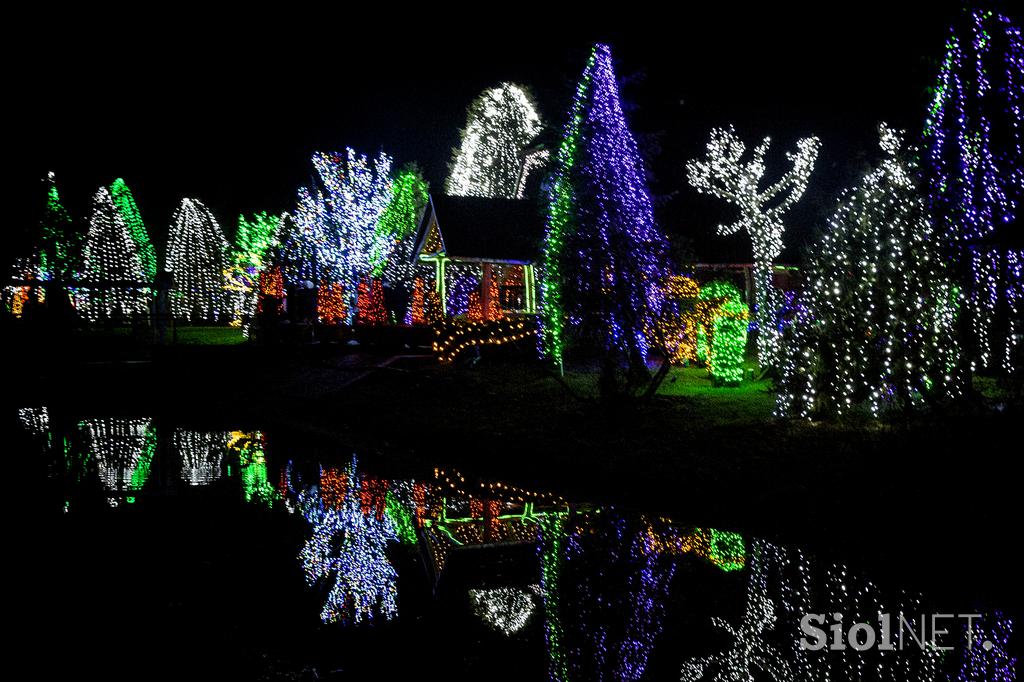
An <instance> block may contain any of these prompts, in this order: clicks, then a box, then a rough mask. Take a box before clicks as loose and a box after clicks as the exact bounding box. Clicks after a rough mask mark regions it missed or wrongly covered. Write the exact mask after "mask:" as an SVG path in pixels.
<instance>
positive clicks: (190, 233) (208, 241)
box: [166, 198, 229, 320]
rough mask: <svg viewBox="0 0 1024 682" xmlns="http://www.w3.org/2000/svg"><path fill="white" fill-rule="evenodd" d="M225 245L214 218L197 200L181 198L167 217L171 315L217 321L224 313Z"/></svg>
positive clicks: (226, 308)
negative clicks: (172, 214) (169, 223)
mask: <svg viewBox="0 0 1024 682" xmlns="http://www.w3.org/2000/svg"><path fill="white" fill-rule="evenodd" d="M227 267H228V242H227V240H226V239H225V238H224V232H223V231H222V230H221V228H220V225H219V224H218V223H217V219H216V218H214V217H213V214H212V213H210V210H209V209H208V208H206V206H204V205H203V202H201V201H199V200H197V199H188V198H186V199H182V200H181V204H180V205H179V206H178V208H177V209H176V210H175V211H174V216H173V217H172V218H171V231H170V235H169V237H168V244H167V265H166V268H167V270H169V271H170V272H171V273H172V274H173V275H174V287H173V289H172V291H171V314H172V315H174V316H175V317H176V318H179V319H184V320H217V318H218V317H219V316H220V314H221V313H223V312H227V310H228V307H229V299H228V296H227V291H226V289H225V285H226V280H225V270H226V269H227Z"/></svg>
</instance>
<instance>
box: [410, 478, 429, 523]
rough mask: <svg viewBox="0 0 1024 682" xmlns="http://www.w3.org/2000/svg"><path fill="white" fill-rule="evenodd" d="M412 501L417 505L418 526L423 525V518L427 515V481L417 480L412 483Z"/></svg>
mask: <svg viewBox="0 0 1024 682" xmlns="http://www.w3.org/2000/svg"><path fill="white" fill-rule="evenodd" d="M412 501H413V503H414V504H415V505H416V526H417V527H418V528H422V527H423V520H424V519H425V518H426V516H427V486H426V484H425V483H420V482H419V481H416V482H414V483H413V484H412Z"/></svg>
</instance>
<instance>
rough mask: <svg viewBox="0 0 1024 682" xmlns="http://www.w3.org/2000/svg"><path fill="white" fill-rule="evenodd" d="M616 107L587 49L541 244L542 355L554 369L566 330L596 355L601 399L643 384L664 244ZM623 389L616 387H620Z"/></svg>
mask: <svg viewBox="0 0 1024 682" xmlns="http://www.w3.org/2000/svg"><path fill="white" fill-rule="evenodd" d="M644 178H645V171H644V164H643V161H642V160H641V158H640V155H639V153H638V152H637V146H636V141H635V140H634V139H633V135H632V133H630V131H629V127H628V126H627V125H626V118H625V116H624V115H623V112H622V106H621V103H620V102H619V91H618V86H617V84H616V81H615V73H614V71H613V69H612V57H611V52H610V50H609V49H608V46H607V45H601V44H598V45H595V46H594V48H593V51H592V52H591V55H590V59H589V61H588V62H587V66H586V69H585V70H584V71H583V76H582V78H581V79H580V82H579V85H578V87H577V90H576V96H575V99H574V100H573V104H572V108H571V110H570V112H569V121H568V123H567V124H566V127H565V133H564V136H563V139H562V142H561V145H560V147H559V150H558V157H557V159H556V164H555V175H554V182H553V186H552V190H551V196H550V206H549V212H548V222H547V233H546V235H545V243H544V273H543V282H542V288H541V295H542V300H543V316H542V337H541V348H542V352H543V353H544V355H545V356H546V357H547V358H549V359H550V360H552V361H554V362H555V363H558V364H560V363H562V361H563V357H564V353H565V349H566V344H567V341H568V340H569V339H568V337H569V329H570V328H571V329H572V330H573V334H572V340H573V341H574V342H575V343H576V344H578V345H579V346H580V347H587V348H588V349H590V350H593V351H597V353H598V354H599V356H600V358H601V362H602V365H603V370H602V394H603V395H604V396H605V397H608V396H609V395H610V393H611V394H613V393H619V392H628V391H632V390H635V389H636V388H637V387H638V386H642V385H644V384H645V383H646V380H647V379H648V378H649V373H648V371H647V365H646V362H647V353H648V350H649V346H650V345H651V343H650V339H649V338H648V330H649V329H651V327H652V324H651V323H652V321H653V319H654V318H655V317H656V315H657V313H658V311H659V310H660V307H661V301H662V293H661V288H660V286H659V278H660V277H661V276H662V275H663V274H664V273H665V271H666V268H665V260H664V259H665V253H666V250H667V244H666V241H665V238H664V236H663V235H662V234H661V233H660V232H659V231H658V229H657V228H656V227H655V224H654V212H653V209H652V206H651V199H650V195H649V194H648V192H647V186H646V182H645V180H644ZM623 377H624V379H625V381H622V379H623Z"/></svg>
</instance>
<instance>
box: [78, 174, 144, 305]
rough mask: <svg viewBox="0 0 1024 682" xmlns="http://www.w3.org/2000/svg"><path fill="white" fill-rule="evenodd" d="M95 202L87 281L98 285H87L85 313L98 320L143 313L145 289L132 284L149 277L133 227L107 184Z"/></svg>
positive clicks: (87, 245) (87, 241)
mask: <svg viewBox="0 0 1024 682" xmlns="http://www.w3.org/2000/svg"><path fill="white" fill-rule="evenodd" d="M92 201H93V203H92V217H91V218H90V219H89V233H88V235H87V236H86V239H85V281H86V282H87V284H92V285H95V286H92V287H89V286H87V287H86V288H87V289H88V301H87V303H86V305H85V311H86V316H87V317H88V318H89V319H90V320H94V321H95V320H98V319H111V318H125V317H131V316H133V315H136V314H143V313H145V312H146V296H145V290H144V289H142V288H136V287H133V286H132V284H133V283H137V284H138V285H144V284H147V283H148V281H149V280H148V278H147V277H146V275H145V272H144V271H143V266H142V260H141V258H140V257H139V252H138V248H137V246H136V244H135V241H134V240H133V239H132V234H131V229H130V228H129V226H128V224H127V223H126V222H125V220H124V217H123V216H122V214H121V211H119V210H118V209H117V206H115V205H114V201H113V198H112V197H111V195H110V191H109V190H108V189H107V188H106V187H100V188H99V190H97V192H96V194H95V195H94V196H93V200H92Z"/></svg>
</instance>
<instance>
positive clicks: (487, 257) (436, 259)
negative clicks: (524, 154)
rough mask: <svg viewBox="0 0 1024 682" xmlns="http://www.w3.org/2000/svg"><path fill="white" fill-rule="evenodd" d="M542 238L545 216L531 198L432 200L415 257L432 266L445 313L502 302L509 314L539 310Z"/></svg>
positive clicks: (486, 306) (488, 308) (484, 307)
mask: <svg viewBox="0 0 1024 682" xmlns="http://www.w3.org/2000/svg"><path fill="white" fill-rule="evenodd" d="M543 240H544V215H543V212H542V210H541V209H540V208H539V207H538V205H537V204H536V203H535V202H533V201H532V200H524V199H487V198H480V197H451V196H431V197H430V201H429V202H428V204H427V207H426V209H425V210H424V212H423V218H422V219H421V221H420V227H419V232H418V233H417V236H416V245H415V247H414V249H413V257H414V258H417V259H418V260H419V261H421V262H424V263H433V264H434V288H435V290H436V291H437V293H438V294H439V296H440V298H441V303H442V306H443V308H444V312H445V314H447V315H460V314H463V313H465V312H466V311H467V308H468V306H469V303H470V302H469V299H470V297H471V296H472V295H473V294H474V292H475V295H476V296H479V297H480V304H481V305H480V307H481V309H482V310H485V311H486V310H491V309H492V306H493V302H492V301H491V298H492V297H494V296H497V297H498V298H499V303H500V307H501V309H502V310H503V311H505V312H520V313H535V312H536V311H537V279H536V274H535V269H534V266H535V264H536V263H537V261H538V260H539V259H540V254H541V245H542V243H543Z"/></svg>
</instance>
